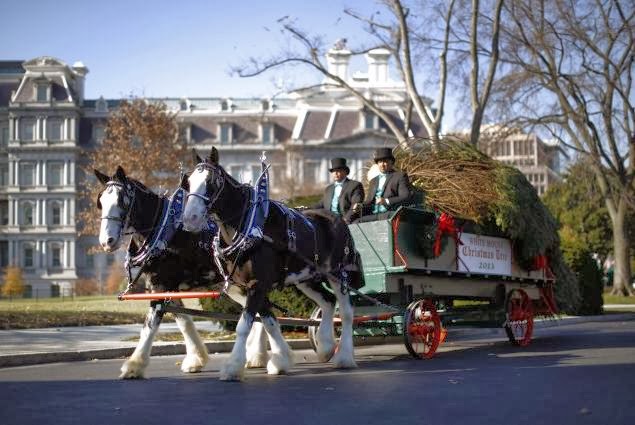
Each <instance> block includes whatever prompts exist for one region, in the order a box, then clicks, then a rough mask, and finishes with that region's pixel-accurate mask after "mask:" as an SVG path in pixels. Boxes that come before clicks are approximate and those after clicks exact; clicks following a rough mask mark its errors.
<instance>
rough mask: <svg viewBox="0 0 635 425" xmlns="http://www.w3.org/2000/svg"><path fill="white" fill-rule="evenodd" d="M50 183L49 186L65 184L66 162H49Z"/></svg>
mask: <svg viewBox="0 0 635 425" xmlns="http://www.w3.org/2000/svg"><path fill="white" fill-rule="evenodd" d="M48 184H49V186H63V185H64V163H62V162H49V164H48Z"/></svg>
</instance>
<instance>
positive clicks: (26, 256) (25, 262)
mask: <svg viewBox="0 0 635 425" xmlns="http://www.w3.org/2000/svg"><path fill="white" fill-rule="evenodd" d="M34 254H35V248H34V247H33V244H32V243H30V242H28V243H25V244H24V245H23V246H22V266H23V267H24V268H32V267H33V266H34V265H35V263H34V262H33V260H34V256H35V255H34Z"/></svg>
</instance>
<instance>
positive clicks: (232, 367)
mask: <svg viewBox="0 0 635 425" xmlns="http://www.w3.org/2000/svg"><path fill="white" fill-rule="evenodd" d="M253 323H254V315H252V314H251V313H249V312H248V311H247V310H243V312H242V314H241V315H240V319H239V320H238V325H237V326H236V342H234V348H232V351H231V353H230V355H229V359H227V361H226V362H225V364H224V365H223V368H222V369H221V372H220V379H221V381H242V379H243V377H244V374H245V362H246V361H247V355H246V345H247V336H248V335H249V331H251V326H252V325H253Z"/></svg>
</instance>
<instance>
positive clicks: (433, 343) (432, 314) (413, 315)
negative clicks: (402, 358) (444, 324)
mask: <svg viewBox="0 0 635 425" xmlns="http://www.w3.org/2000/svg"><path fill="white" fill-rule="evenodd" d="M403 335H404V344H405V345H406V348H407V349H408V352H409V353H410V355H411V356H413V357H417V358H420V359H429V358H431V357H432V356H434V353H435V352H436V351H437V348H438V347H439V343H440V342H441V319H440V318H439V313H437V309H436V307H435V306H434V304H433V303H432V302H431V301H430V300H418V301H414V302H413V303H412V304H410V305H409V306H408V308H407V309H406V314H405V316H404V333H403Z"/></svg>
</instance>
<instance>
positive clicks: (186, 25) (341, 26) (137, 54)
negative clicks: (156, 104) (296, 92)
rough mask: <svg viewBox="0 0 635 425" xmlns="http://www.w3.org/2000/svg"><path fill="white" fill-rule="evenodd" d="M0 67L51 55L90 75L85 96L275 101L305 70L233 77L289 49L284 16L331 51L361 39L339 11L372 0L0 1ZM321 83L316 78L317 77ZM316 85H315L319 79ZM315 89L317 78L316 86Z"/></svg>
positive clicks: (370, 5) (365, 6) (366, 6)
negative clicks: (255, 60)
mask: <svg viewBox="0 0 635 425" xmlns="http://www.w3.org/2000/svg"><path fill="white" fill-rule="evenodd" d="M2 3H5V4H3V5H2V7H0V10H1V11H2V15H3V18H2V25H1V26H0V39H2V43H0V44H1V45H0V60H27V59H32V58H34V57H37V56H53V57H56V58H58V59H61V60H62V61H64V62H66V63H67V64H69V65H72V64H73V63H75V62H76V61H82V62H83V63H84V65H86V66H87V67H88V69H89V71H90V72H89V74H88V78H87V84H86V97H87V98H97V97H99V96H102V95H103V96H104V97H106V98H116V97H122V96H128V95H130V94H133V95H136V96H148V97H182V96H190V97H195V96H198V97H212V96H213V97H215V96H232V97H242V96H245V97H247V96H249V97H250V96H271V95H272V94H274V93H275V91H276V85H277V86H278V87H279V86H280V84H281V83H282V84H284V85H285V86H288V85H289V84H293V82H294V81H296V80H297V81H302V79H303V78H307V75H306V74H307V73H306V71H299V70H297V69H296V70H292V71H286V72H269V73H268V74H267V75H265V76H263V77H260V78H240V77H237V76H234V77H232V76H230V75H229V72H228V71H229V68H230V67H231V66H235V65H239V64H240V63H242V62H243V61H245V60H246V59H247V58H249V57H251V56H267V55H270V54H274V53H276V52H279V51H280V49H281V47H284V46H285V44H286V43H288V39H287V38H285V37H283V36H282V34H281V33H280V31H279V28H280V25H279V24H278V23H277V20H278V19H280V18H282V17H285V16H288V17H289V18H292V19H294V20H295V21H296V22H297V24H299V25H300V26H302V27H303V28H305V29H307V30H308V31H309V32H311V33H314V34H320V35H323V36H324V40H325V41H327V42H328V43H329V44H330V43H332V42H334V41H335V40H336V39H338V38H341V37H344V38H348V39H350V40H352V39H353V38H355V37H367V35H365V33H364V32H363V31H362V30H361V29H360V28H359V25H356V24H355V22H354V20H353V19H352V18H350V17H346V16H345V15H344V14H343V13H342V11H343V9H344V8H345V7H350V8H353V9H355V10H358V11H361V12H366V11H370V10H371V9H372V10H374V9H376V3H375V2H374V1H373V0H267V1H263V0H245V1H240V0H235V1H216V0H212V1H202V0H200V1H197V0H181V1H175V0H171V1H164V0H146V1H139V0H125V1H122V0H110V1H91V0H82V1H80V0H57V1H54V0H50V1H46V0H20V1H18V0H12V1H7V0H2ZM314 78H317V77H314ZM318 81H319V80H318ZM314 82H317V81H314Z"/></svg>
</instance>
